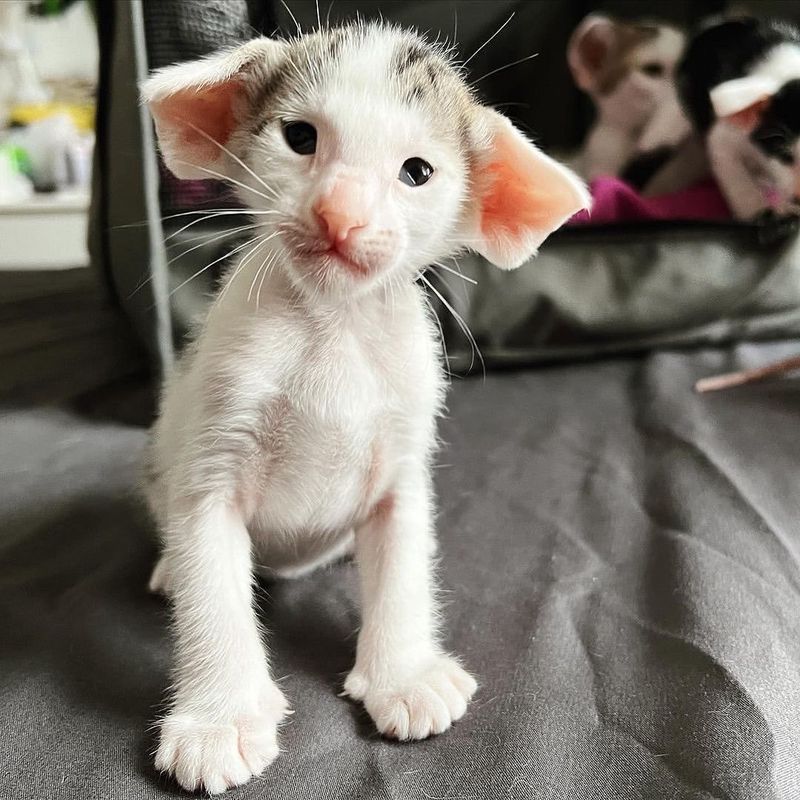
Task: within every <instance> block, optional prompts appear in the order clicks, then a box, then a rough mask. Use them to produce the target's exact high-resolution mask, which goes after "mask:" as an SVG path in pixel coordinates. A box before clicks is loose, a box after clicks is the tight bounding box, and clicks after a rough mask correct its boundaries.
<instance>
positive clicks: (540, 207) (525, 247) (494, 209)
mask: <svg viewBox="0 0 800 800" xmlns="http://www.w3.org/2000/svg"><path fill="white" fill-rule="evenodd" d="M481 114H482V116H483V120H482V121H483V122H484V123H485V125H486V133H487V134H488V135H487V137H486V140H485V141H486V144H485V145H484V147H483V148H482V149H481V152H480V153H479V154H478V157H477V158H476V160H475V164H474V167H473V190H474V194H475V205H474V217H473V225H472V228H473V230H472V232H471V233H472V238H471V239H470V247H471V248H472V249H473V250H475V251H477V252H478V253H480V254H481V255H482V256H483V257H484V258H486V259H487V260H488V261H491V262H492V263H493V264H495V265H496V266H498V267H500V268H501V269H516V267H518V266H520V265H521V264H522V263H524V262H525V261H527V260H528V259H529V258H531V256H533V255H535V254H536V251H537V249H538V248H539V245H540V244H541V243H542V242H543V241H544V240H545V239H546V238H547V237H548V236H549V235H550V234H551V233H552V232H553V231H554V230H556V229H557V228H559V227H561V225H563V224H564V223H565V222H566V221H567V220H568V219H569V218H570V217H572V215H573V214H576V213H577V212H578V211H580V210H581V209H585V208H589V206H590V204H591V198H590V196H589V192H588V191H587V189H586V186H585V185H584V184H583V182H582V181H581V180H580V179H579V178H578V177H577V176H576V175H575V174H573V173H572V172H571V171H570V170H568V169H567V168H566V167H564V166H562V165H561V164H559V163H558V162H557V161H554V160H553V159H552V158H550V157H549V156H547V155H545V154H544V153H543V152H541V150H538V149H537V148H536V147H534V146H533V145H532V144H531V143H530V142H529V141H528V140H527V139H526V138H525V137H524V136H523V135H522V134H521V133H520V132H519V131H518V130H517V129H516V128H515V127H514V126H513V125H512V124H511V122H509V120H507V119H506V118H505V117H504V116H502V115H501V114H498V113H497V112H496V111H492V110H491V109H488V108H482V109H481Z"/></svg>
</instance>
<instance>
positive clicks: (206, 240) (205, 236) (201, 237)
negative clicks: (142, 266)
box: [167, 222, 263, 263]
mask: <svg viewBox="0 0 800 800" xmlns="http://www.w3.org/2000/svg"><path fill="white" fill-rule="evenodd" d="M260 227H263V223H262V222H250V223H248V224H247V225H239V226H238V227H236V228H226V229H225V232H224V233H221V232H220V231H206V232H205V233H200V234H198V235H197V236H189V237H187V238H185V239H181V240H180V241H179V242H172V244H168V245H167V249H170V248H173V247H180V246H181V245H183V244H189V243H190V242H202V244H200V245H199V246H200V247H202V246H203V244H210V243H211V242H213V241H214V238H213V237H214V236H216V235H220V236H225V235H227V234H233V233H239V232H240V231H247V230H251V229H252V228H260ZM186 252H187V253H188V252H189V251H188V250H187V251H186ZM177 258H180V256H177ZM168 263H169V262H168Z"/></svg>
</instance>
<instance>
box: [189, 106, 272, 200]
mask: <svg viewBox="0 0 800 800" xmlns="http://www.w3.org/2000/svg"><path fill="white" fill-rule="evenodd" d="M186 124H187V125H188V126H189V127H190V128H192V129H194V130H195V131H196V132H197V133H199V134H200V135H201V136H203V137H204V138H205V139H207V140H208V141H209V142H211V143H212V144H215V145H216V146H217V147H219V149H220V150H222V152H223V153H227V154H228V155H229V156H230V157H231V158H232V159H233V160H234V161H236V163H237V164H239V165H240V166H242V167H244V168H245V169H246V170H247V171H248V172H249V173H250V174H251V175H252V176H253V177H254V178H255V179H256V180H257V181H258V182H259V183H260V184H261V185H262V186H263V187H264V188H265V189H266V190H267V191H268V192H269V193H270V194H271V195H272V197H273V199H274V200H277V199H278V193H277V192H276V191H275V190H274V189H273V188H272V187H271V186H268V185H267V184H266V183H265V181H264V179H263V178H261V177H259V176H258V175H256V173H255V172H253V170H252V169H250V167H248V166H247V164H245V163H244V161H242V159H241V158H239V156H237V155H236V154H235V153H232V152H231V151H230V150H229V149H228V148H227V147H225V145H224V144H221V143H220V142H218V141H217V140H216V139H215V138H214V137H213V136H209V134H207V133H206V132H205V131H204V130H202V128H198V127H197V125H195V124H193V123H191V122H188V121H187V122H186Z"/></svg>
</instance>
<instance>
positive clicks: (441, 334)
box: [422, 292, 452, 377]
mask: <svg viewBox="0 0 800 800" xmlns="http://www.w3.org/2000/svg"><path fill="white" fill-rule="evenodd" d="M422 296H423V297H424V298H425V304H426V305H427V306H428V310H429V311H430V312H431V316H433V321H434V322H435V323H436V327H437V328H438V329H439V339H440V340H441V343H442V355H443V356H444V363H445V369H446V371H447V374H448V376H450V377H452V372H451V371H450V356H448V355H447V343H446V342H445V340H444V328H443V327H442V321H441V320H440V319H439V315H438V314H437V313H436V309H435V308H434V307H433V304H432V303H431V300H430V298H429V297H428V293H427V292H423V293H422Z"/></svg>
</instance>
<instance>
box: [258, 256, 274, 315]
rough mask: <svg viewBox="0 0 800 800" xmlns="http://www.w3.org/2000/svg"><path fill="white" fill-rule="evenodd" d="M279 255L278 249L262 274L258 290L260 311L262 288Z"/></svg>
mask: <svg viewBox="0 0 800 800" xmlns="http://www.w3.org/2000/svg"><path fill="white" fill-rule="evenodd" d="M277 257H278V251H277V250H276V251H275V252H274V253H273V254H272V258H271V259H270V260H269V264H267V268H266V269H265V270H264V272H263V274H262V275H261V280H260V281H259V284H258V291H257V292H256V311H258V309H259V307H260V305H261V288H262V287H263V286H264V278H266V277H267V274H268V273H269V272H270V271H271V270H272V267H273V265H274V264H275V261H276V259H277Z"/></svg>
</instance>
